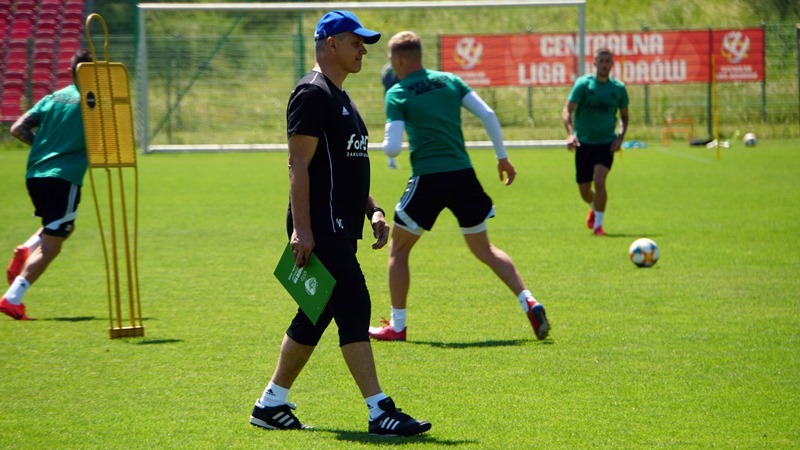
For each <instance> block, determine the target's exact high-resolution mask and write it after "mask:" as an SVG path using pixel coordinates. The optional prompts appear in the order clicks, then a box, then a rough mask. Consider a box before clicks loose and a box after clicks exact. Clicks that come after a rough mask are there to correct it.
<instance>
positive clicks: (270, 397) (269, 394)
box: [256, 381, 289, 407]
mask: <svg viewBox="0 0 800 450" xmlns="http://www.w3.org/2000/svg"><path fill="white" fill-rule="evenodd" d="M288 396H289V389H286V388H284V387H280V386H278V385H277V384H275V383H273V382H272V381H270V382H269V384H268V385H267V387H266V389H264V393H263V394H261V398H259V399H258V401H257V402H256V405H259V406H260V407H264V406H270V407H272V406H279V405H285V404H286V397H288Z"/></svg>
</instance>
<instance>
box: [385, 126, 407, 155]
mask: <svg viewBox="0 0 800 450" xmlns="http://www.w3.org/2000/svg"><path fill="white" fill-rule="evenodd" d="M405 129H406V123H405V122H404V121H402V120H392V121H391V122H387V123H386V126H385V127H384V130H383V144H382V148H383V153H386V156H397V155H399V154H400V150H402V148H403V131H405Z"/></svg>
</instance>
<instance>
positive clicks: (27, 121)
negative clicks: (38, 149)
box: [10, 113, 39, 145]
mask: <svg viewBox="0 0 800 450" xmlns="http://www.w3.org/2000/svg"><path fill="white" fill-rule="evenodd" d="M38 127H39V116H36V115H33V114H30V113H25V114H23V115H22V117H20V118H19V119H17V121H16V122H14V124H13V125H11V130H10V132H11V135H12V136H14V137H15V138H17V139H19V140H20V141H22V142H24V143H26V144H28V145H31V144H33V139H34V138H35V137H36V135H35V134H34V133H33V130H34V129H35V128H38Z"/></svg>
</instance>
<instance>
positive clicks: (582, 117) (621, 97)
mask: <svg viewBox="0 0 800 450" xmlns="http://www.w3.org/2000/svg"><path fill="white" fill-rule="evenodd" d="M569 101H570V102H572V103H575V104H577V105H578V107H577V108H576V109H575V124H574V125H575V126H574V128H575V135H576V136H578V141H580V142H581V143H584V144H590V145H594V144H608V143H610V142H613V141H614V139H616V138H617V133H616V132H615V128H616V126H617V110H618V109H622V108H627V107H628V91H627V89H625V84H624V83H622V82H621V81H617V80H615V79H613V78H609V79H608V81H606V82H605V83H603V82H600V81H598V80H597V78H595V76H594V75H584V76H582V77H579V78H578V79H577V80H575V85H574V86H572V91H571V92H570V93H569Z"/></svg>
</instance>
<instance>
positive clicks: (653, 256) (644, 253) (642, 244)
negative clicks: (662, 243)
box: [628, 238, 659, 267]
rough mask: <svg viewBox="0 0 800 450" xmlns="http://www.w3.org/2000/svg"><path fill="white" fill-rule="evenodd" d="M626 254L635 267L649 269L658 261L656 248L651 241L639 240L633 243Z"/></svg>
mask: <svg viewBox="0 0 800 450" xmlns="http://www.w3.org/2000/svg"><path fill="white" fill-rule="evenodd" d="M628 254H629V255H630V257H631V261H633V263H634V264H636V267H650V266H652V265H653V264H655V263H656V262H657V261H658V256H659V253H658V246H657V245H656V243H655V241H653V240H652V239H647V238H641V239H637V240H635V241H633V244H631V246H630V248H629V249H628Z"/></svg>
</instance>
